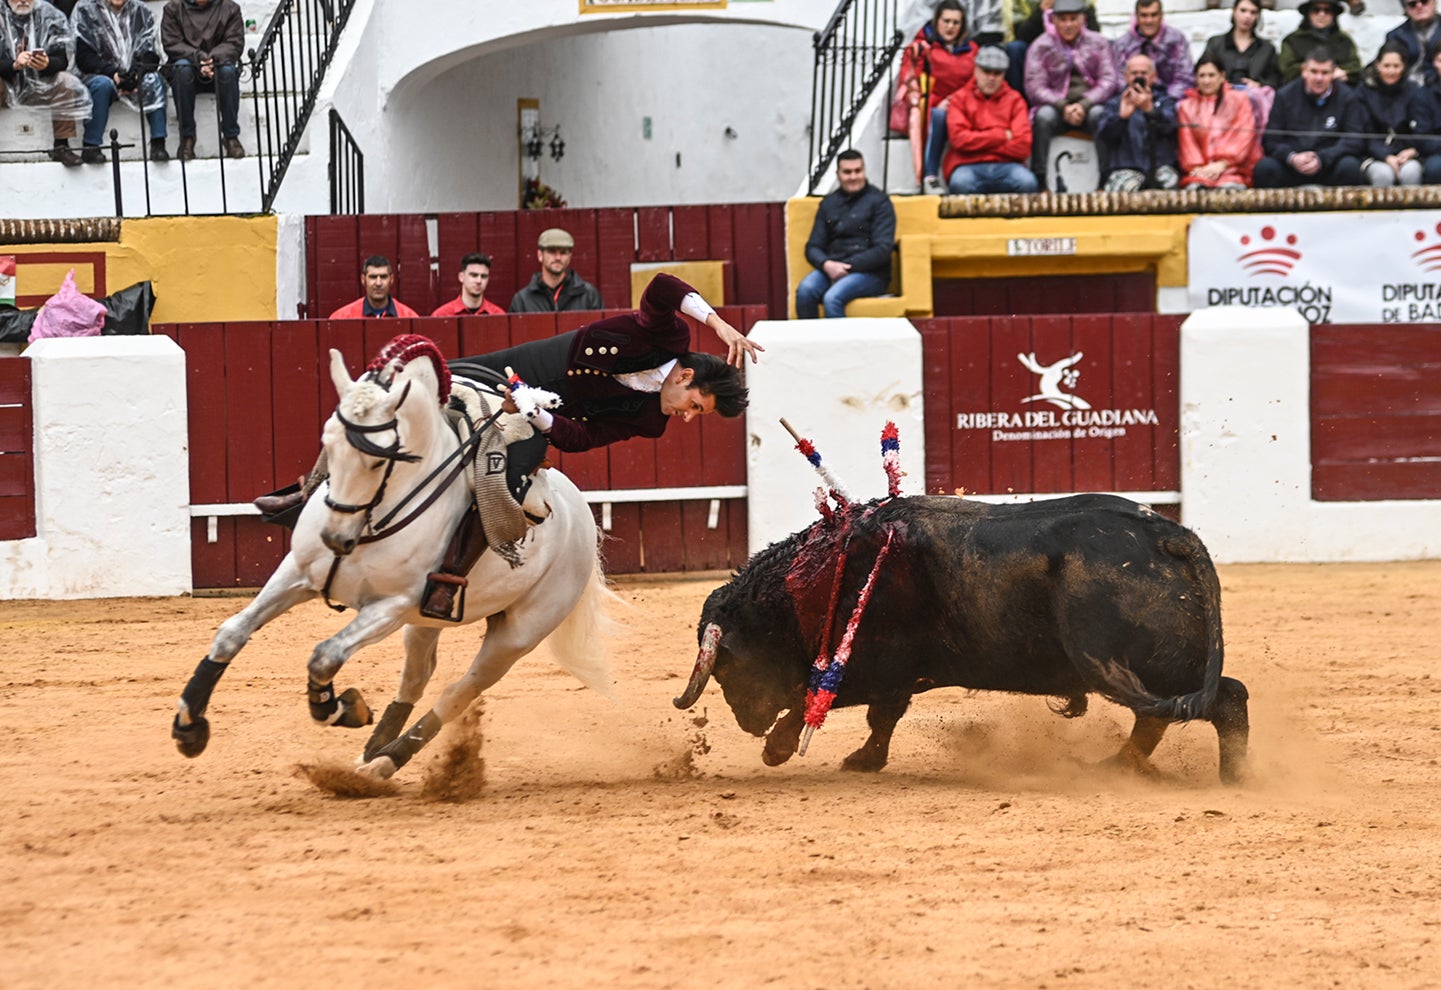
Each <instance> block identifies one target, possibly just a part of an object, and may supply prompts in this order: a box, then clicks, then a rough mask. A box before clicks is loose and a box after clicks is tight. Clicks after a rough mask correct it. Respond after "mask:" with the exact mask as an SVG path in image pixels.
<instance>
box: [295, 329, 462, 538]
mask: <svg viewBox="0 0 1441 990" xmlns="http://www.w3.org/2000/svg"><path fill="white" fill-rule="evenodd" d="M417 342H423V344H422V343H417ZM421 356H423V357H427V358H430V360H415V359H416V358H417V357H421ZM437 369H441V371H442V373H443V384H442V375H441V374H438V373H437ZM330 378H331V381H332V382H333V383H334V384H335V391H336V393H337V394H338V395H339V397H340V402H339V403H338V404H337V406H336V408H335V412H334V414H332V415H331V417H330V419H329V420H327V421H326V424H325V429H324V432H323V434H322V437H321V442H322V443H323V445H324V447H325V455H326V462H327V466H328V468H329V472H330V479H329V491H328V492H327V494H326V496H325V506H326V508H328V509H329V510H330V516H329V518H328V519H327V520H326V523H325V525H324V527H323V528H322V530H321V534H320V538H321V540H322V542H324V543H325V545H326V547H328V548H329V549H330V550H331V552H333V553H335V554H338V555H341V556H344V555H346V554H349V553H350V552H351V551H352V550H354V549H355V547H356V544H357V543H358V542H359V540H360V537H361V535H362V533H363V531H364V530H365V528H366V526H368V525H369V524H370V520H371V515H372V513H373V512H374V511H375V509H376V508H377V507H378V506H380V505H381V504H382V503H383V502H384V501H385V499H386V497H387V495H388V494H389V495H391V496H395V495H398V494H401V493H403V492H404V490H405V485H404V484H403V483H400V479H399V478H398V477H397V476H396V471H397V468H400V470H401V474H402V475H404V474H405V473H406V472H405V469H404V465H408V464H412V463H414V462H417V461H420V460H422V458H423V456H424V455H425V454H426V453H427V452H428V451H429V450H430V449H431V447H432V446H433V445H434V442H435V438H436V433H437V429H438V428H439V427H441V426H443V419H444V418H443V416H442V413H441V403H443V402H444V401H445V398H446V397H447V395H448V393H449V385H450V380H449V379H450V375H449V371H448V369H446V366H445V362H444V360H443V359H442V358H441V357H440V352H439V351H438V350H436V348H435V345H434V344H433V343H431V342H430V341H429V340H426V339H425V338H423V337H410V336H406V337H397V338H395V339H394V340H392V341H391V342H390V343H389V344H387V345H386V346H385V347H384V348H383V349H382V350H381V352H380V354H379V355H378V356H377V357H376V359H375V360H374V361H372V362H371V364H370V367H369V368H368V370H367V371H366V373H365V374H364V375H362V376H361V377H360V378H359V379H357V380H352V379H351V377H350V374H349V372H348V371H347V370H346V368H345V359H344V358H343V357H342V356H341V354H340V352H339V351H336V350H332V351H331V352H330ZM437 399H439V402H437Z"/></svg>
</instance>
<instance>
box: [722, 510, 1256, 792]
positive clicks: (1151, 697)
mask: <svg viewBox="0 0 1441 990" xmlns="http://www.w3.org/2000/svg"><path fill="white" fill-rule="evenodd" d="M850 519H851V526H852V537H851V541H850V557H849V561H848V563H847V567H846V570H845V574H844V579H843V592H842V595H841V598H840V605H839V608H838V609H837V613H836V616H835V620H834V623H833V626H832V628H831V629H830V631H829V636H828V639H827V642H828V643H829V648H830V649H832V650H833V649H834V648H835V645H836V644H837V643H839V642H840V637H841V634H842V632H843V630H844V627H845V622H846V619H847V617H848V616H849V615H850V612H851V609H852V608H853V607H854V605H855V602H856V599H857V596H858V594H859V591H860V588H861V586H862V584H863V583H864V581H865V578H866V575H867V573H868V572H869V570H870V568H871V566H872V564H873V563H874V562H875V559H876V555H877V553H878V552H879V549H880V546H881V544H882V543H883V542H884V539H885V533H886V530H887V527H897V526H899V527H902V528H903V538H902V539H901V540H900V542H899V544H898V545H896V546H895V547H894V548H893V550H892V551H891V554H890V556H889V558H888V559H887V561H886V562H885V564H884V565H883V566H882V569H881V572H880V575H879V578H878V579H877V582H876V587H875V592H874V596H873V598H872V600H871V602H870V605H869V608H868V609H867V611H866V613H865V617H864V619H863V620H862V622H861V624H860V628H859V631H858V634H857V636H856V639H855V643H854V647H853V651H852V656H851V660H850V664H849V666H848V667H847V671H846V676H845V680H844V682H843V684H842V685H841V688H840V692H839V693H838V695H837V697H836V700H835V705H836V707H844V706H847V705H868V706H870V710H869V712H868V715H867V720H868V722H869V724H870V726H871V729H872V734H871V737H870V739H869V740H868V741H867V743H866V745H865V746H863V747H862V748H861V749H860V750H857V751H856V752H855V753H852V754H851V756H850V757H848V758H847V760H846V764H845V765H846V767H847V768H849V769H861V770H879V769H880V768H881V767H882V766H884V765H885V763H886V759H887V755H888V751H889V745H890V736H891V733H892V731H893V730H894V728H895V724H896V722H897V721H898V720H899V719H900V717H901V715H902V714H904V712H905V710H906V708H907V706H908V705H909V704H910V698H911V696H912V695H913V694H915V693H916V692H919V691H925V690H929V689H930V688H933V687H948V686H956V687H965V688H972V689H979V690H989V691H1010V692H1018V693H1023V694H1037V695H1047V696H1051V697H1053V698H1057V699H1062V700H1061V702H1060V703H1059V705H1057V706H1055V707H1057V710H1058V711H1059V712H1060V713H1061V714H1064V715H1067V716H1069V717H1075V716H1077V715H1081V714H1083V713H1084V712H1085V710H1086V696H1087V695H1088V694H1093V693H1094V694H1100V695H1101V696H1103V697H1105V698H1108V699H1109V700H1111V701H1114V702H1116V703H1117V704H1120V705H1124V706H1125V707H1127V708H1130V709H1131V710H1132V711H1134V712H1135V713H1136V719H1137V723H1136V728H1135V731H1134V732H1133V733H1132V737H1131V739H1130V740H1129V741H1128V743H1127V748H1126V749H1123V750H1122V753H1121V754H1119V758H1120V759H1123V760H1128V761H1130V762H1133V763H1136V764H1138V765H1144V763H1145V760H1146V758H1147V757H1149V755H1150V753H1151V751H1152V750H1153V749H1154V748H1155V745H1156V744H1157V743H1158V742H1159V741H1160V737H1161V733H1162V732H1164V729H1165V726H1166V724H1168V723H1170V722H1176V721H1187V720H1191V719H1205V720H1209V721H1211V722H1213V723H1214V724H1215V725H1216V728H1217V732H1218V734H1219V736H1220V740H1221V775H1222V777H1223V779H1226V780H1227V781H1234V780H1237V779H1238V778H1239V777H1240V775H1241V773H1242V770H1243V765H1244V759H1245V752H1246V738H1247V734H1248V725H1247V714H1246V697H1247V696H1246V689H1245V687H1244V686H1243V685H1242V684H1241V682H1239V681H1236V680H1234V679H1232V678H1227V677H1222V676H1221V667H1222V659H1223V653H1224V650H1223V645H1222V638H1221V587H1220V582H1219V580H1218V579H1217V577H1216V570H1215V567H1214V566H1213V565H1212V563H1211V559H1210V556H1209V555H1208V554H1207V553H1206V548H1205V547H1204V546H1203V545H1202V544H1201V541H1200V540H1199V539H1198V538H1197V537H1196V536H1195V534H1194V533H1192V532H1190V531H1189V530H1187V529H1185V528H1184V527H1182V526H1180V525H1178V524H1177V523H1174V522H1172V521H1170V520H1168V519H1166V518H1164V517H1163V516H1160V515H1157V514H1156V513H1154V512H1152V511H1151V510H1150V509H1147V508H1145V507H1143V506H1140V505H1137V504H1136V503H1134V502H1130V501H1127V500H1126V499H1122V498H1116V497H1114V496H1107V495H1081V496H1075V497H1072V498H1065V499H1054V500H1047V501H1039V502H1033V503H1028V504H1022V505H988V504H985V503H980V502H975V501H970V500H965V499H957V498H945V497H913V498H902V499H894V500H890V501H884V502H880V503H877V504H873V505H870V506H866V507H856V508H855V509H853V510H852V511H851V513H850ZM837 533H838V524H837V523H834V522H820V523H817V524H816V525H815V526H812V527H811V528H810V529H808V530H805V531H802V532H800V533H796V534H794V535H792V536H790V537H788V538H786V539H784V540H781V541H779V542H777V543H775V544H772V545H771V546H769V547H767V548H766V549H765V550H763V551H761V552H760V553H758V554H756V555H755V556H754V557H753V558H752V559H751V560H750V562H749V563H748V564H747V565H746V566H745V567H744V568H743V569H741V570H740V571H739V572H738V573H737V574H736V575H735V576H734V577H733V578H732V580H731V581H730V582H729V583H728V584H726V585H724V586H723V587H721V588H718V589H717V590H716V591H715V592H714V593H712V594H711V596H710V598H709V599H708V600H707V601H706V604H705V608H704V610H703V611H702V614H701V621H700V627H699V629H700V631H701V632H703V631H704V629H705V627H706V626H707V625H708V624H710V623H716V624H717V625H719V626H720V628H721V630H722V633H723V635H722V639H721V642H720V648H719V650H718V652H717V658H716V664H715V671H714V677H715V679H716V680H717V681H719V682H720V684H721V688H722V690H723V691H724V692H725V698H726V701H727V702H728V703H729V705H730V707H731V709H732V711H733V712H734V713H735V716H736V720H737V722H739V724H740V726H741V728H743V729H745V730H746V731H748V732H750V733H752V734H754V735H762V734H766V733H767V730H771V731H770V732H769V735H768V736H767V742H766V748H765V751H764V757H765V759H766V762H768V763H779V762H783V761H784V760H785V759H787V758H788V757H789V756H790V755H791V753H792V752H794V750H795V746H796V740H797V738H798V736H799V732H800V728H801V714H800V710H801V707H802V704H803V700H804V695H805V687H806V682H807V679H808V677H809V673H810V665H811V662H812V660H814V658H815V656H816V653H817V650H818V649H819V648H820V646H821V638H822V632H823V631H822V630H821V628H820V627H821V625H822V623H823V620H824V615H825V603H826V601H827V600H828V598H829V593H830V579H831V575H832V573H833V571H832V570H830V569H828V568H833V567H834V561H835V559H836V558H835V553H836V550H837V548H838V543H839V541H838V539H837ZM788 575H789V576H790V578H791V587H790V588H789V589H788V587H787V577H788ZM798 575H799V576H801V577H802V578H803V580H801V581H798V580H797V576H798ZM786 710H788V713H787V714H786V715H785V716H784V717H783V718H781V720H780V721H779V722H776V716H777V715H778V714H780V713H781V712H782V711H786ZM773 724H774V729H772V725H773Z"/></svg>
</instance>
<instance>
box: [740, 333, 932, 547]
mask: <svg viewBox="0 0 1441 990" xmlns="http://www.w3.org/2000/svg"><path fill="white" fill-rule="evenodd" d="M750 339H751V340H753V341H755V342H756V343H757V344H759V345H761V346H762V347H764V348H765V349H766V350H765V353H764V354H762V355H761V360H760V363H758V364H754V365H747V366H746V384H747V386H748V387H749V388H750V406H749V408H748V409H747V410H746V434H747V443H746V471H747V478H746V485H747V506H748V510H747V525H748V528H749V532H750V552H751V553H755V552H756V551H757V550H760V549H762V548H764V547H765V546H766V545H767V544H770V543H774V542H775V541H776V540H779V539H782V538H784V537H786V536H788V535H790V534H791V533H794V532H795V531H796V530H798V529H802V528H804V527H806V526H809V525H810V524H811V523H813V522H815V520H816V519H817V518H818V515H817V512H816V507H815V499H814V497H813V494H812V493H813V492H814V491H815V490H816V489H817V488H818V487H821V486H822V484H823V482H822V481H821V478H820V476H819V475H818V474H817V473H816V471H815V469H814V468H812V467H811V465H810V464H809V463H808V462H807V461H806V459H805V458H804V457H802V456H801V455H800V453H799V452H798V451H797V450H796V449H795V441H794V440H793V439H791V436H790V434H789V433H787V432H786V430H785V428H784V427H783V426H781V424H780V419H781V417H785V419H786V421H787V422H789V423H790V424H791V426H792V427H794V428H795V430H796V432H798V433H799V434H800V435H801V436H803V437H805V438H807V439H808V440H810V441H811V442H812V443H814V444H815V446H816V449H817V450H818V451H820V454H821V458H822V460H823V462H824V463H825V464H826V465H828V466H829V467H830V469H831V470H832V471H833V472H834V473H835V475H836V477H837V478H838V479H839V480H840V482H841V483H842V484H843V485H844V486H845V487H846V488H847V490H848V491H849V492H850V494H851V496H852V498H854V499H856V500H858V501H864V500H866V499H871V498H876V497H878V496H881V495H884V494H886V487H887V480H886V474H885V471H884V469H883V468H882V466H881V430H882V428H883V427H884V426H885V425H886V421H887V420H890V421H892V422H894V423H895V424H896V426H897V427H899V429H900V441H901V455H900V460H901V469H902V470H903V471H905V472H906V473H907V477H905V478H903V479H902V491H903V492H904V493H905V494H907V495H920V494H923V493H924V491H925V481H926V437H925V427H924V424H925V406H924V403H923V400H922V394H921V335H920V334H919V333H917V332H916V328H915V327H913V326H912V325H911V324H910V322H909V321H908V320H902V319H846V320H793V321H785V322H782V321H766V322H762V323H757V324H756V325H755V327H754V329H752V330H751V333H750Z"/></svg>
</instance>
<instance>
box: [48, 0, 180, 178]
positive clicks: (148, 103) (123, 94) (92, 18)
mask: <svg viewBox="0 0 1441 990" xmlns="http://www.w3.org/2000/svg"><path fill="white" fill-rule="evenodd" d="M70 23H71V26H72V27H74V29H75V65H76V67H77V68H78V69H79V70H80V71H81V72H82V73H83V74H84V79H85V86H86V88H87V89H89V90H90V102H91V104H92V107H91V111H90V119H89V120H88V121H86V122H85V136H84V138H83V139H82V141H83V144H84V148H83V149H82V151H81V153H80V157H81V158H82V159H83V160H84V161H86V162H88V163H90V164H92V165H103V164H104V163H105V153H104V152H102V151H101V150H100V146H101V145H102V144H104V143H105V125H106V123H108V122H109V120H110V105H111V104H112V103H114V102H115V101H116V100H120V101H122V102H123V103H124V104H125V105H126V106H128V107H130V108H131V109H132V110H139V111H142V112H143V113H144V114H145V121H146V123H147V124H149V126H150V160H151V161H153V162H168V161H169V160H170V154H169V152H167V151H166V150H165V137H166V127H165V81H164V80H163V79H161V78H160V39H159V37H158V36H157V33H156V30H155V17H154V15H152V14H151V13H150V8H149V7H147V6H145V4H144V3H142V2H141V0H80V2H79V4H77V5H76V7H75V12H74V13H73V14H72V15H71V19H70Z"/></svg>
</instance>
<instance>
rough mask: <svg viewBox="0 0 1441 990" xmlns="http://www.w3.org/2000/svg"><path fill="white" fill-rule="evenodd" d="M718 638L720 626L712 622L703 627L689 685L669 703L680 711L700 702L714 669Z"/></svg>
mask: <svg viewBox="0 0 1441 990" xmlns="http://www.w3.org/2000/svg"><path fill="white" fill-rule="evenodd" d="M720 638H721V627H720V626H718V625H716V624H715V623H714V622H712V623H710V624H709V625H707V626H706V627H705V635H703V636H701V639H700V655H699V656H698V657H696V661H695V669H694V670H692V671H691V672H690V683H689V684H687V685H686V686H685V691H684V692H682V693H681V696H680V697H679V698H674V699H672V701H671V703H672V704H673V705H675V706H676V707H677V708H679V709H681V710H682V711H684V710H685V709H687V708H689V707H691V706H692V705H694V704H695V703H696V702H697V701H698V700H700V695H701V692H702V691H704V690H705V686H706V682H707V681H709V680H710V674H711V671H712V670H714V669H715V654H716V648H717V647H718V646H720Z"/></svg>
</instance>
